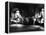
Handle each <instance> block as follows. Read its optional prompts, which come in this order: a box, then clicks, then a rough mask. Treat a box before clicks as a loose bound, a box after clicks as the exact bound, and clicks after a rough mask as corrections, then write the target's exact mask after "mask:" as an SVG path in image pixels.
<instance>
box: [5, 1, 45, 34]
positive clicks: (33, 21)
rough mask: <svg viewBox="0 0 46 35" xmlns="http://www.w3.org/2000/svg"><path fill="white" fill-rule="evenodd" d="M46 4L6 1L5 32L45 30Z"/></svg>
mask: <svg viewBox="0 0 46 35" xmlns="http://www.w3.org/2000/svg"><path fill="white" fill-rule="evenodd" d="M44 18H45V11H44V4H37V3H19V2H5V32H6V33H13V32H29V31H30V32H32V31H34V32H35V31H44Z"/></svg>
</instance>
